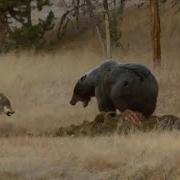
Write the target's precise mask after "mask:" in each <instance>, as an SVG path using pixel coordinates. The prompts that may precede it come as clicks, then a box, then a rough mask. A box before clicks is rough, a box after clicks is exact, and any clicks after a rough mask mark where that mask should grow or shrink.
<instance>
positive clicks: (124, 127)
mask: <svg viewBox="0 0 180 180" xmlns="http://www.w3.org/2000/svg"><path fill="white" fill-rule="evenodd" d="M174 129H175V130H179V129H180V118H178V117H176V116H173V115H164V116H160V117H158V116H152V117H150V118H149V119H143V120H142V122H141V124H140V125H137V126H135V125H132V123H129V122H127V121H125V120H124V118H123V117H122V116H121V115H116V114H114V113H100V114H98V115H97V116H96V118H95V119H94V121H92V122H88V121H84V122H83V123H81V124H80V125H70V126H67V127H60V128H59V129H58V131H57V132H56V134H55V135H56V136H97V135H110V134H112V133H117V134H128V133H130V132H135V131H142V132H147V131H152V130H174Z"/></svg>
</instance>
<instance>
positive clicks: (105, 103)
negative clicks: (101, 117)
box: [95, 88, 116, 112]
mask: <svg viewBox="0 0 180 180" xmlns="http://www.w3.org/2000/svg"><path fill="white" fill-rule="evenodd" d="M95 96H96V99H97V103H98V107H99V111H100V112H115V111H116V108H115V106H114V105H113V103H112V102H111V100H110V99H109V98H108V96H107V95H105V93H104V92H103V91H101V90H100V88H96V89H95Z"/></svg>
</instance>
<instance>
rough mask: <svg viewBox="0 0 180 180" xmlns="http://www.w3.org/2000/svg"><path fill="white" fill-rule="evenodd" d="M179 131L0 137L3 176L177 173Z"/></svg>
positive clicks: (155, 176)
mask: <svg viewBox="0 0 180 180" xmlns="http://www.w3.org/2000/svg"><path fill="white" fill-rule="evenodd" d="M179 140H180V134H179V133H177V132H171V133H165V134H156V133H149V134H134V135H132V136H127V137H124V136H116V135H114V136H111V137H96V138H90V139H89V138H29V137H16V138H8V139H7V138H1V140H0V146H1V149H0V157H1V161H0V175H1V178H2V177H4V179H43V180H44V179H67V180H68V179H72V180H73V179H74V180H83V179H90V180H92V179H93V180H96V179H98V180H100V179H103V180H111V179H113V180H114V179H144V180H147V179H162V180H163V179H164V180H165V179H173V180H174V179H179V178H180V169H179V163H180V152H179V149H180V143H179Z"/></svg>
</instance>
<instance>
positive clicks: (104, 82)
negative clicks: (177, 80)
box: [70, 60, 159, 117]
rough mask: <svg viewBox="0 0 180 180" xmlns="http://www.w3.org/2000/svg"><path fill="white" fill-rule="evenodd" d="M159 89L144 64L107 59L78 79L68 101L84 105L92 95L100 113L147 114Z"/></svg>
mask: <svg viewBox="0 0 180 180" xmlns="http://www.w3.org/2000/svg"><path fill="white" fill-rule="evenodd" d="M158 89H159V87H158V82H157V80H156V78H155V76H154V75H153V74H152V73H151V71H150V70H149V69H148V68H147V67H146V66H144V65H141V64H133V63H132V64H130V63H129V64H123V63H118V62H116V61H114V60H107V61H105V62H104V63H103V64H101V65H100V66H98V67H96V68H95V69H93V70H91V71H90V72H88V73H85V75H83V76H82V77H81V78H80V80H78V82H77V83H76V85H75V88H74V91H73V96H72V98H71V101H70V104H71V105H75V104H76V103H77V102H78V101H81V102H83V104H84V107H86V106H87V105H88V103H89V102H90V100H91V97H94V96H95V97H96V99H97V103H98V107H99V111H100V112H110V111H116V110H119V111H120V112H124V111H126V110H128V109H129V110H132V111H135V112H140V113H142V114H143V115H144V116H145V117H149V116H150V115H151V114H153V112H154V111H155V108H156V102H157V97H158Z"/></svg>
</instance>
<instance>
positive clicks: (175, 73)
mask: <svg viewBox="0 0 180 180" xmlns="http://www.w3.org/2000/svg"><path fill="white" fill-rule="evenodd" d="M135 12H136V13H135ZM164 12H166V13H164V14H163V16H162V27H163V29H164V30H163V31H162V32H163V34H162V47H163V51H162V52H163V66H162V69H161V71H159V72H157V71H156V70H155V69H153V67H152V63H151V62H152V57H151V52H152V51H151V47H150V37H149V36H148V34H149V20H148V19H147V17H148V14H147V9H146V10H144V9H140V10H138V11H131V9H130V10H128V11H127V12H126V13H127V14H125V19H124V21H123V24H122V29H123V32H124V33H123V37H122V38H123V39H122V43H123V45H124V48H123V49H120V48H118V49H115V50H114V51H113V56H114V57H115V58H117V59H120V60H121V59H126V62H139V63H143V64H146V65H148V66H149V68H151V69H152V71H153V72H154V73H155V74H156V75H157V78H158V80H159V83H160V95H159V99H158V106H157V110H156V114H169V113H171V114H174V115H177V116H180V110H179V108H180V101H179V97H180V91H179V87H180V71H179V67H180V61H179V57H180V51H179V49H178V47H179V44H180V39H179V38H178V37H179V33H180V31H179V28H180V24H179V22H180V21H179V18H180V17H179V15H178V14H177V15H175V16H173V18H172V17H171V16H170V14H169V13H170V12H169V11H164ZM141 17H144V18H141ZM137 20H138V21H137ZM135 21H137V22H136V23H135ZM146 25H147V26H146ZM146 35H147V36H146ZM142 37H144V38H142ZM101 60H102V59H101V51H100V49H99V48H98V43H97V42H96V40H94V39H93V38H92V39H90V40H84V39H83V40H77V41H75V40H74V41H73V42H68V44H65V45H64V47H63V48H62V49H61V50H60V51H59V52H55V53H54V54H53V53H51V54H48V53H47V54H38V55H37V54H36V55H34V54H33V53H31V52H24V53H17V54H13V53H12V54H9V55H4V56H1V57H0V83H1V89H0V91H1V92H3V93H5V94H6V95H7V96H8V97H9V98H10V99H11V101H12V105H13V107H14V109H15V110H16V114H15V115H14V116H13V117H11V118H7V117H5V116H0V136H6V135H10V136H11V137H9V138H3V137H2V138H1V139H0V147H1V148H0V158H1V161H0V179H3V178H4V179H77V180H81V179H103V180H104V179H109V180H111V179H112V180H116V179H128V178H129V179H148V178H149V179H173V180H174V179H179V178H180V174H179V173H180V172H179V171H180V169H179V163H180V153H179V149H180V143H179V142H180V141H179V139H180V134H179V133H177V132H172V133H164V134H157V133H149V134H135V135H132V136H128V137H124V136H122V137H119V136H116V135H114V136H111V137H97V138H78V139H76V138H50V137H49V138H45V137H42V138H30V137H23V136H21V137H13V136H15V135H23V134H24V133H27V132H28V133H32V134H39V133H41V132H51V131H54V130H55V129H57V128H58V127H60V126H62V125H63V126H65V125H69V124H72V123H74V124H77V123H80V122H82V121H83V120H92V119H93V118H94V117H95V115H96V113H97V112H98V110H97V105H96V102H95V100H93V101H92V102H91V103H90V105H89V107H87V108H86V109H83V108H82V106H81V104H78V105H77V106H76V107H72V106H70V105H69V100H70V98H71V95H72V90H73V86H74V83H75V82H76V80H77V79H78V78H79V76H81V74H82V73H84V72H86V70H88V69H89V68H92V67H94V66H95V65H97V64H99V63H100V62H101ZM121 61H123V62H125V61H124V60H121Z"/></svg>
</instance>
